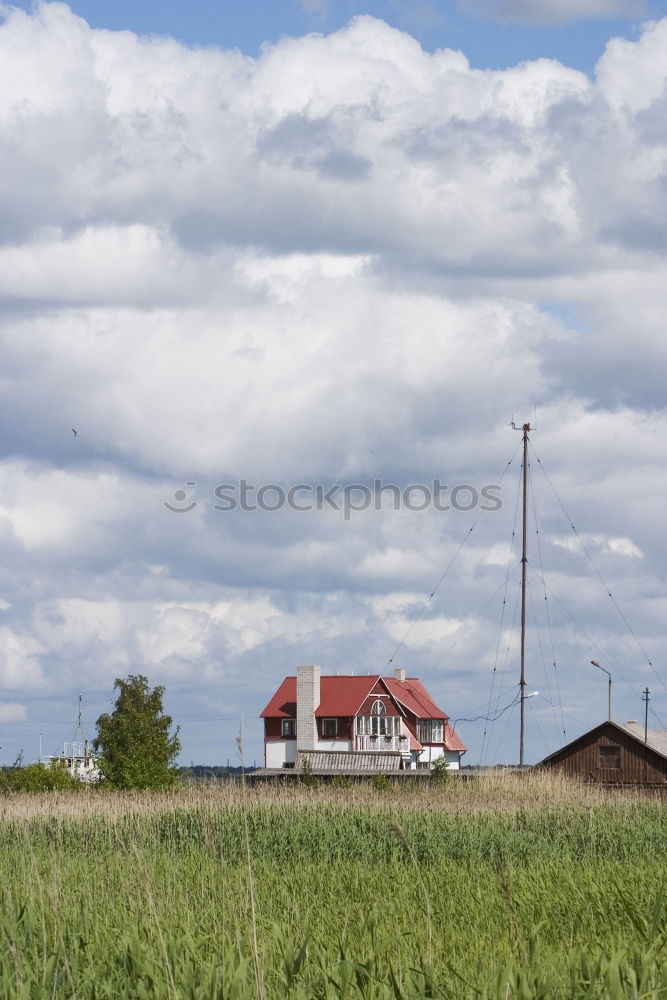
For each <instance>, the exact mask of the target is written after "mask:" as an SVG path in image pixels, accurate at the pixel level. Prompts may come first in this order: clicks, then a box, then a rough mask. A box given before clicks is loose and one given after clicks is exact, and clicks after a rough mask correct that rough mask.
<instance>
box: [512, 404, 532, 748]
mask: <svg viewBox="0 0 667 1000" xmlns="http://www.w3.org/2000/svg"><path fill="white" fill-rule="evenodd" d="M512 427H513V428H514V430H515V431H523V467H522V468H523V546H522V549H521V674H520V677H519V718H520V722H519V767H523V765H524V737H525V708H526V566H527V564H528V555H527V543H528V432H529V431H530V424H524V425H523V427H517V426H516V424H515V423H514V421H512Z"/></svg>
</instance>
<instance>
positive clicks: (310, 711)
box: [296, 664, 320, 750]
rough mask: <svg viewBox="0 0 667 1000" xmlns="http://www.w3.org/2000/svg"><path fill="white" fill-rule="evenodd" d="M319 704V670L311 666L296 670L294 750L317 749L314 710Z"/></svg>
mask: <svg viewBox="0 0 667 1000" xmlns="http://www.w3.org/2000/svg"><path fill="white" fill-rule="evenodd" d="M319 703H320V668H319V667H317V666H314V665H313V664H308V665H307V666H303V667H297V668H296V748H297V750H316V749H317V722H316V720H315V709H316V708H317V706H318V705H319Z"/></svg>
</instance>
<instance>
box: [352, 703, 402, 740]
mask: <svg viewBox="0 0 667 1000" xmlns="http://www.w3.org/2000/svg"><path fill="white" fill-rule="evenodd" d="M383 707H384V706H383ZM400 734H401V719H400V717H399V716H398V715H358V716H357V736H400Z"/></svg>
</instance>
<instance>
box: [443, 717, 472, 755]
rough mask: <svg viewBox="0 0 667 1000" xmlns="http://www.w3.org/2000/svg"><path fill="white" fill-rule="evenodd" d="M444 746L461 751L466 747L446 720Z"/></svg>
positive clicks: (464, 750) (463, 751)
mask: <svg viewBox="0 0 667 1000" xmlns="http://www.w3.org/2000/svg"><path fill="white" fill-rule="evenodd" d="M445 746H446V748H447V749H448V750H459V751H460V752H461V753H465V752H466V750H467V749H468V748H467V747H466V746H465V745H464V744H463V743H462V742H461V740H460V739H459V738H458V736H457V735H456V732H455V731H454V730H453V729H452V727H451V726H450V724H449V723H448V722H446V723H445Z"/></svg>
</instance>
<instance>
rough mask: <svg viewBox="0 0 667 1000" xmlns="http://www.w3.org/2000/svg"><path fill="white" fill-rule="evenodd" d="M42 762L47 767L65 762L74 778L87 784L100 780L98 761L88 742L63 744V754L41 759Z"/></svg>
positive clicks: (76, 741) (75, 741)
mask: <svg viewBox="0 0 667 1000" xmlns="http://www.w3.org/2000/svg"><path fill="white" fill-rule="evenodd" d="M40 761H41V763H43V764H46V765H47V767H48V766H50V765H51V764H53V763H55V762H56V761H58V762H60V761H64V763H65V767H66V768H67V770H68V771H69V773H70V774H71V775H72V777H73V778H78V779H79V780H80V781H85V782H95V781H99V780H100V771H99V768H98V766H97V761H96V760H95V758H94V757H93V755H92V754H91V752H90V745H89V743H88V740H81V741H78V740H73V741H72V742H71V743H63V749H62V753H60V754H51V755H50V756H48V757H40Z"/></svg>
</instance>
